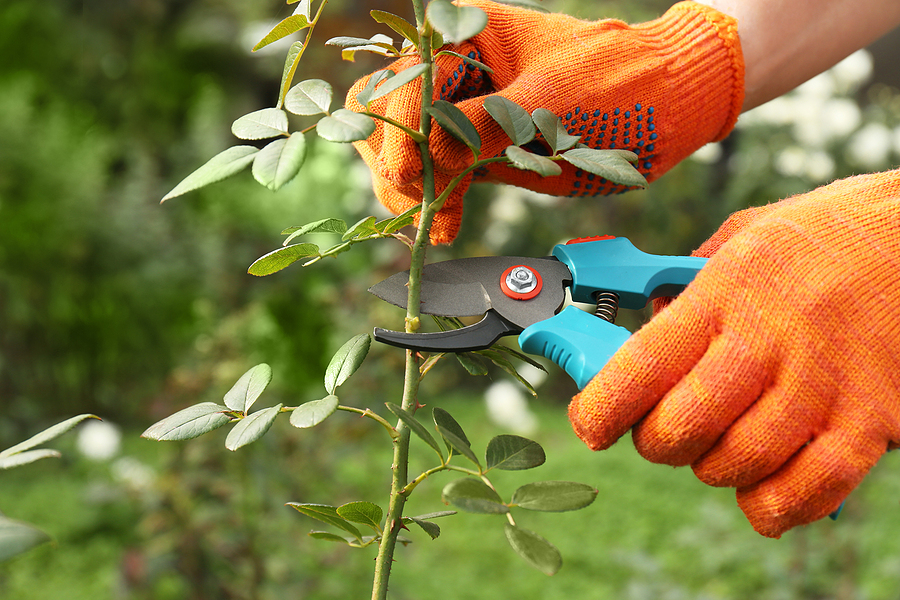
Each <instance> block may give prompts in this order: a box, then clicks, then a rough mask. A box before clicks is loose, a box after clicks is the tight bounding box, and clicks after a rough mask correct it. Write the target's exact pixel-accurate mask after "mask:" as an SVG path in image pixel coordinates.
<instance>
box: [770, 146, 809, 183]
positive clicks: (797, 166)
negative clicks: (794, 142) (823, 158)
mask: <svg viewBox="0 0 900 600" xmlns="http://www.w3.org/2000/svg"><path fill="white" fill-rule="evenodd" d="M804 163H806V150H804V149H803V148H801V147H800V146H788V147H787V148H785V149H784V150H782V151H781V152H779V153H778V154H777V155H776V156H775V170H776V171H778V172H779V173H781V174H782V175H785V176H787V177H800V176H802V175H803V171H804V169H803V166H804Z"/></svg>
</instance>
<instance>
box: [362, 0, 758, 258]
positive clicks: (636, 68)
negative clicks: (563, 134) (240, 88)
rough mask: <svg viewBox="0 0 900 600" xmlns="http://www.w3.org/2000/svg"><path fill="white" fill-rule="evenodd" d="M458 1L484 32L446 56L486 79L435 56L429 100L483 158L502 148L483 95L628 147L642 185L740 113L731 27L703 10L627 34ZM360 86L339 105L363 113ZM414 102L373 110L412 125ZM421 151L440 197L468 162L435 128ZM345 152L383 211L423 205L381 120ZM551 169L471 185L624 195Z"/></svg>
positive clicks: (402, 64)
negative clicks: (480, 18)
mask: <svg viewBox="0 0 900 600" xmlns="http://www.w3.org/2000/svg"><path fill="white" fill-rule="evenodd" d="M459 4H465V5H467V6H476V7H478V8H481V9H482V10H484V11H485V12H487V14H488V26H487V28H486V29H485V30H484V31H483V32H482V33H480V34H479V35H477V36H475V37H474V38H472V39H471V40H469V41H468V42H466V43H464V44H461V45H460V46H458V47H456V48H454V50H456V51H457V52H460V53H461V54H468V55H469V56H471V57H473V58H476V59H477V60H480V61H481V62H483V63H485V64H486V65H487V66H489V67H491V69H493V74H490V75H488V74H486V73H482V72H481V71H480V70H479V69H475V68H474V67H472V66H471V65H467V64H464V63H463V62H462V61H461V60H459V59H447V57H439V59H438V73H437V76H436V77H435V82H436V83H435V96H434V97H435V99H438V98H440V99H443V100H447V101H449V102H453V103H455V104H456V105H457V107H458V108H460V109H461V110H462V111H463V112H464V113H465V114H466V115H467V116H468V117H469V119H471V120H472V122H473V123H474V125H475V127H476V129H477V130H478V132H479V134H480V136H481V139H482V156H484V157H494V156H499V155H501V154H502V153H503V150H504V149H505V148H506V146H508V145H509V144H510V140H509V138H508V137H507V136H506V134H504V133H503V131H502V129H501V128H500V127H499V126H498V125H497V124H496V123H495V122H494V121H493V119H492V118H491V117H490V115H488V113H487V112H486V111H485V110H484V108H483V106H482V105H483V103H484V98H485V95H487V94H498V95H501V96H503V97H505V98H508V99H509V100H512V101H513V102H516V103H518V104H520V105H521V106H523V107H524V108H525V109H526V110H528V111H529V112H532V111H534V110H535V109H537V108H546V109H548V110H550V111H552V112H553V113H555V114H556V115H557V116H559V117H560V118H561V119H562V120H563V123H564V125H565V126H566V128H567V129H568V130H569V132H570V133H572V134H578V135H582V136H583V139H582V142H583V143H585V144H588V145H589V146H591V147H595V148H622V149H629V150H632V151H633V152H635V153H637V154H638V157H639V163H638V165H637V166H638V168H639V170H640V171H641V173H643V174H644V175H645V176H646V177H647V178H648V179H649V180H652V179H654V178H656V177H659V176H660V175H662V174H663V173H664V172H665V171H667V170H668V169H670V168H671V167H672V166H674V165H675V164H676V163H678V162H679V161H680V160H682V159H683V158H685V157H686V156H688V155H690V154H691V153H692V152H694V150H696V149H698V148H699V147H701V146H703V145H704V144H706V143H707V142H710V141H713V140H718V139H721V138H723V137H725V136H726V135H727V134H728V133H729V132H730V131H731V129H732V127H733V126H734V123H735V120H736V119H737V116H738V113H739V112H740V108H741V103H742V102H743V59H742V55H741V51H740V44H739V42H738V37H737V24H736V23H735V21H734V20H733V19H731V18H730V17H727V16H725V15H723V14H721V13H719V12H717V11H715V10H713V9H712V8H709V7H706V6H703V5H700V4H696V3H694V2H681V3H679V4H676V5H675V6H673V7H672V8H671V9H670V10H669V11H668V12H667V13H666V14H665V15H664V16H662V17H661V18H659V19H657V20H654V21H650V22H648V23H644V24H641V25H635V26H629V25H626V24H625V23H622V22H621V21H615V20H605V21H599V22H594V23H589V22H585V21H581V20H578V19H575V18H573V17H569V16H566V15H561V14H549V15H548V14H543V13H538V12H533V11H529V10H525V9H522V8H516V7H511V6H507V5H503V4H496V3H494V2H488V1H486V0H464V1H462V2H459ZM417 62H418V59H417V58H405V59H401V60H398V61H396V62H395V63H393V65H391V67H390V68H391V69H392V70H394V71H395V72H399V71H401V70H403V69H405V68H408V67H409V66H411V65H413V64H416V63H417ZM419 81H420V80H419ZM367 82H368V77H365V78H363V79H361V80H360V81H358V82H357V83H356V84H355V85H354V87H353V88H352V89H351V90H350V93H349V94H348V95H347V102H346V106H347V108H349V109H351V110H362V106H360V104H359V103H358V102H357V100H356V95H357V94H358V93H359V92H360V91H361V90H362V88H363V87H364V86H365V84H366V83H367ZM420 94H421V84H418V85H417V84H416V83H413V84H409V85H407V86H405V87H403V88H401V89H399V90H397V91H395V92H392V93H391V94H389V95H388V96H386V97H384V98H382V99H379V100H377V101H376V102H374V103H373V105H372V108H373V111H374V112H378V113H381V114H385V115H387V116H389V117H391V118H393V119H395V120H397V121H399V122H401V123H403V124H405V125H407V126H409V127H412V128H415V129H418V127H419V107H420V97H421V96H420ZM431 144H432V153H433V155H434V158H435V165H436V170H437V187H438V193H440V192H441V191H442V190H443V189H445V187H446V185H447V183H448V182H449V181H450V180H451V179H452V178H453V177H454V176H455V175H458V174H459V173H461V172H462V171H463V170H464V169H465V168H466V167H468V166H470V165H471V164H472V161H473V157H472V153H471V152H470V151H469V150H468V149H467V148H466V147H465V146H463V145H462V144H461V143H459V142H458V141H456V140H455V139H453V138H452V137H450V136H449V135H448V134H446V133H445V132H444V131H442V130H441V129H440V128H439V127H437V126H436V125H435V127H434V128H433V133H432V136H431ZM355 145H356V148H357V149H358V150H359V152H360V154H362V156H363V158H364V159H365V161H366V163H367V164H368V165H369V167H370V168H371V169H372V172H373V176H374V187H375V192H376V195H377V196H378V198H379V199H380V200H381V202H382V203H383V204H385V205H386V206H387V207H388V208H390V209H391V210H393V211H394V212H402V211H404V210H406V209H407V208H410V207H411V206H412V205H413V204H417V203H419V202H421V198H422V195H421V189H422V163H421V159H420V156H419V151H418V148H417V147H416V145H415V144H414V143H413V142H412V141H411V140H410V139H409V138H408V137H407V136H406V135H404V134H403V133H402V131H400V130H399V129H398V128H396V127H392V126H385V125H383V123H382V122H380V121H379V124H378V128H377V130H376V132H375V133H374V134H373V135H372V136H370V137H369V139H368V140H366V141H364V142H357V143H356V144H355ZM561 166H562V168H563V174H562V175H561V176H558V177H547V178H542V177H540V176H539V175H537V174H535V173H532V172H526V171H521V170H518V169H514V168H512V167H509V166H507V165H505V164H494V165H491V166H490V167H488V168H487V169H485V170H484V171H483V172H479V173H477V174H476V178H478V179H484V180H489V181H494V182H502V183H509V184H513V185H518V186H522V187H526V188H529V189H532V190H535V191H538V192H543V193H548V194H554V195H565V196H597V195H601V194H610V193H614V192H620V191H623V189H624V188H623V187H621V186H615V185H612V184H610V183H607V182H606V181H605V180H601V179H600V178H595V177H594V176H593V175H590V174H587V173H584V172H582V171H579V170H577V169H575V167H573V166H571V165H569V164H561ZM470 179H471V178H470ZM468 185H469V180H467V181H464V182H463V184H462V185H460V186H459V187H458V188H457V189H456V191H455V192H454V193H453V195H452V196H451V197H450V199H449V201H448V202H447V203H446V204H445V205H444V208H443V210H442V211H441V214H439V215H438V218H437V219H436V220H435V224H434V226H433V227H432V230H431V234H432V240H433V241H434V242H437V243H447V242H450V241H452V240H453V238H454V237H455V236H456V233H457V230H458V229H459V225H460V219H461V214H462V196H463V193H464V192H465V190H466V189H467V187H468Z"/></svg>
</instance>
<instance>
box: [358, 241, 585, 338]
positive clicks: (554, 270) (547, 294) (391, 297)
mask: <svg viewBox="0 0 900 600" xmlns="http://www.w3.org/2000/svg"><path fill="white" fill-rule="evenodd" d="M516 265H525V266H527V267H529V268H531V269H532V270H534V271H536V272H537V273H538V274H540V276H541V279H542V281H543V284H542V288H541V292H540V293H539V294H538V295H537V296H535V297H534V298H532V299H531V300H515V299H513V298H510V297H508V296H506V294H504V293H503V290H502V289H501V283H500V280H501V276H502V275H503V273H504V272H505V271H506V270H507V269H508V268H509V267H513V266H516ZM571 281H572V275H571V273H570V272H569V268H568V267H566V266H565V265H564V264H563V263H561V262H559V261H558V260H556V259H555V258H532V257H524V256H482V257H475V258H461V259H456V260H448V261H444V262H437V263H431V264H428V265H425V268H424V269H423V271H422V290H421V304H420V307H419V309H420V310H421V312H422V313H424V314H428V315H440V316H444V317H470V316H477V315H482V314H485V313H486V312H487V311H489V310H491V309H493V310H494V311H496V312H497V313H498V315H499V316H500V317H502V318H503V319H504V320H505V321H507V322H508V323H511V324H512V325H515V326H516V327H518V328H519V330H520V331H521V330H522V329H524V328H525V327H528V326H529V325H532V324H533V323H537V322H538V321H543V320H544V319H548V318H550V317H552V316H553V315H554V314H556V313H557V312H559V310H560V308H561V307H562V304H563V301H564V300H565V297H566V293H565V287H566V286H567V285H569V284H571ZM408 282H409V272H408V271H406V272H403V273H397V274H395V275H392V276H390V277H388V278H387V279H385V280H384V281H382V282H381V283H377V284H375V285H374V286H372V287H371V288H369V292H371V293H372V294H374V295H376V296H378V297H379V298H381V299H382V300H385V301H386V302H390V303H391V304H394V305H396V306H399V307H401V308H406V301H407V294H408V292H409V290H408V289H407V283H408ZM416 335H425V334H416Z"/></svg>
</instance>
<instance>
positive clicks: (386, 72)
mask: <svg viewBox="0 0 900 600" xmlns="http://www.w3.org/2000/svg"><path fill="white" fill-rule="evenodd" d="M393 76H394V72H393V71H391V70H390V69H382V70H380V71H375V72H374V73H372V75H371V76H370V77H369V81H367V82H366V85H365V87H364V88H363V89H362V91H361V92H360V93H358V94H357V95H356V101H357V102H359V103H360V104H362V105H363V106H365V107H366V108H367V109H368V107H369V103H370V102H371V101H372V94H374V93H375V86H377V85H378V84H379V83H381V82H382V81H384V80H385V79H390V78H391V77H393Z"/></svg>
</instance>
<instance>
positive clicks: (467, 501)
mask: <svg viewBox="0 0 900 600" xmlns="http://www.w3.org/2000/svg"><path fill="white" fill-rule="evenodd" d="M441 499H442V500H443V501H444V503H445V504H452V505H454V506H458V507H459V508H461V509H463V510H464V511H466V512H471V513H482V514H503V513H508V512H509V507H508V506H506V505H505V504H503V501H502V500H501V499H500V495H499V494H497V492H496V491H495V490H493V489H492V488H491V487H490V486H488V484H486V483H485V482H483V481H482V480H480V479H475V478H474V477H466V478H464V479H457V480H456V481H452V482H450V483H448V484H447V485H446V486H444V489H443V491H442V492H441Z"/></svg>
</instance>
